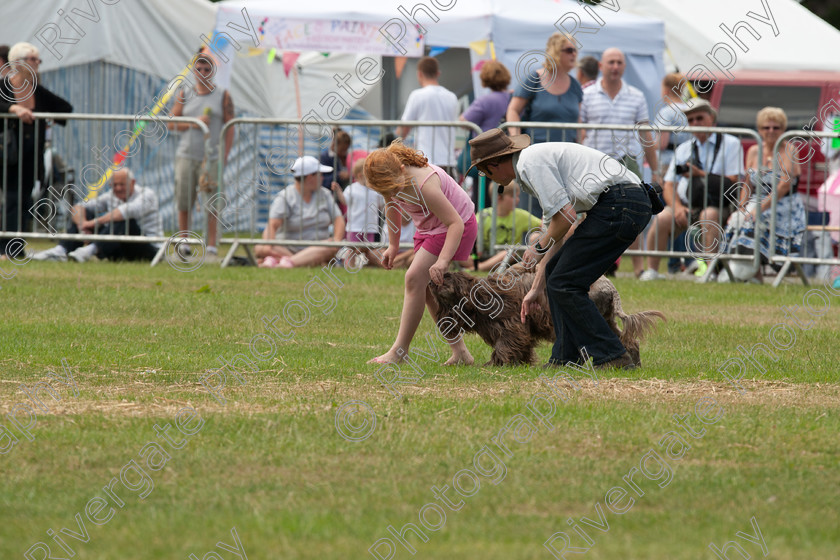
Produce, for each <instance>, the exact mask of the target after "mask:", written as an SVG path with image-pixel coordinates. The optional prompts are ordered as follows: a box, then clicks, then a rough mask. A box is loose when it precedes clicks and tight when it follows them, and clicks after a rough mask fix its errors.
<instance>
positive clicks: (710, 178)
mask: <svg viewBox="0 0 840 560" xmlns="http://www.w3.org/2000/svg"><path fill="white" fill-rule="evenodd" d="M683 113H685V116H686V119H687V120H688V125H689V127H713V126H715V125H716V124H717V112H716V111H715V109H714V107H712V106H711V104H710V103H709V102H708V101H706V100H705V99H693V100H691V101H690V102H688V105H687V106H686V107H685V108H684V109H683ZM692 134H693V135H694V138H692V139H691V140H689V141H687V142H683V143H682V144H680V145H679V146H677V148H676V150H674V159H673V160H671V164H670V165H669V166H668V171H667V172H666V173H665V177H664V180H665V186H664V189H663V192H662V196H663V198H664V199H665V204H666V206H665V210H664V211H662V213H660V214H659V215H657V216H656V222H655V223H654V225H653V226H652V227H651V228H650V231H649V232H648V236H647V246H648V248H654V247H655V248H656V250H658V251H664V250H665V248H666V247H667V245H668V238H669V236H670V235H671V232H672V230H673V232H674V233H675V234H676V233H680V232H683V231H685V230H686V229H688V227H689V225H691V224H693V223H696V222H698V221H699V222H702V223H708V222H715V223H717V224H721V223H724V222H725V221H726V219H727V218H728V217H729V213H730V211H731V209H730V207H729V203H728V202H727V201H726V199H725V198H724V196H723V195H724V194H725V193H726V191H727V189H729V188H730V187H731V186H732V185H733V184H735V183H736V182H737V181H739V180H740V178H741V176H743V174H744V151H743V149H742V147H741V141H740V140H738V139H737V138H736V137H734V136H732V135H730V134H720V133H717V132H712V133H709V132H693V133H692ZM718 231H723V228H720V227H718V228H715V227H707V226H703V227H702V232H703V234H702V235H703V238H702V247H703V248H704V249H712V248H714V247H717V244H718V243H720V242H721V240H720V239H717V237H718ZM660 260H661V259H660V257H647V264H648V267H647V270H645V271H644V272H642V274H641V275H640V276H639V280H642V281H648V280H662V279H665V278H667V277H666V276H665V275H663V274H660V273H659V262H660Z"/></svg>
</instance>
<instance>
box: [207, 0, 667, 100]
mask: <svg viewBox="0 0 840 560" xmlns="http://www.w3.org/2000/svg"><path fill="white" fill-rule="evenodd" d="M404 4H405V5H406V6H415V7H416V6H417V5H422V6H424V9H421V10H418V11H416V12H415V13H414V16H413V17H414V18H416V19H415V22H416V23H419V24H420V25H421V26H423V27H424V28H425V29H426V33H425V34H424V37H423V39H424V41H425V46H427V47H440V48H463V49H468V48H470V47H471V45H475V44H476V43H480V42H481V41H486V40H488V39H489V40H492V41H493V43H494V45H495V49H496V55H497V58H498V59H499V60H501V61H502V62H503V63H505V64H506V65H507V66H508V67H509V68H510V69H511V71H512V73H513V72H514V69H515V68H516V67H517V60H518V59H519V58H520V57H521V56H522V55H524V54H525V53H526V52H528V51H542V50H543V49H544V47H545V42H546V40H547V39H548V37H549V36H550V35H551V34H552V33H553V32H555V31H557V28H556V27H555V26H554V24H555V22H556V21H557V20H558V19H560V18H562V17H564V16H565V15H567V14H570V13H571V14H574V15H575V16H577V17H578V18H580V21H581V23H582V26H585V27H588V28H590V30H591V31H592V32H590V33H589V34H583V33H581V34H579V35H578V36H577V37H578V39H579V40H580V42H581V45H580V50H581V56H582V55H585V54H600V53H601V52H602V51H603V50H604V49H606V48H608V47H616V46H617V47H619V48H621V49H622V50H624V51H625V53H626V54H627V58H628V71H627V73H626V78H627V80H628V81H629V82H630V83H632V84H633V85H636V86H637V87H640V88H641V89H643V91H644V92H645V93H646V94H647V95H648V96H649V97H651V105H652V104H653V99H655V98H658V96H659V82H660V80H661V77H662V75H663V73H664V60H663V53H664V38H665V37H664V25H663V23H662V21H660V20H658V19H651V18H647V17H640V16H636V15H633V14H627V13H625V12H624V11H622V10H618V11H615V12H614V11H610V10H608V9H606V8H602V7H598V8H588V9H587V8H584V7H582V6H581V5H580V4H578V3H577V2H572V1H571V0H562V1H554V2H553V1H551V0H518V1H516V2H509V1H505V0H469V1H466V0H461V1H460V2H459V1H457V0H449V2H448V3H443V2H442V1H434V2H432V1H430V2H427V3H422V4H416V3H415V4H413V3H404ZM442 7H448V9H446V10H444V9H441V8H442ZM243 8H245V9H247V10H248V14H249V15H250V17H251V19H252V20H254V21H255V22H258V23H263V22H266V23H267V25H266V26H265V28H266V29H265V30H266V31H267V32H266V33H265V35H264V36H263V39H264V41H265V43H266V46H267V47H268V48H271V47H277V48H283V47H284V46H286V45H289V44H294V42H293V41H290V40H289V39H290V34H293V35H294V34H296V33H298V34H303V33H307V32H310V33H311V35H312V37H311V41H312V42H310V43H309V44H314V43H315V42H316V41H317V40H318V39H322V40H323V43H322V44H323V45H324V47H326V46H327V45H329V44H334V42H335V39H334V37H331V36H330V34H329V33H326V32H324V33H321V37H318V33H317V31H314V30H315V29H317V26H316V25H315V23H316V22H320V23H327V22H360V23H363V24H366V27H364V29H365V34H366V36H368V37H369V38H370V40H369V41H368V43H373V42H375V41H374V39H376V38H378V39H379V43H383V42H384V39H383V38H382V37H381V36H380V34H379V32H378V29H379V28H381V27H383V26H385V27H384V28H385V29H386V30H388V31H390V32H391V34H392V36H394V37H397V36H398V35H399V31H400V30H401V28H400V26H402V27H403V28H405V31H406V36H405V38H404V39H402V40H400V41H399V42H400V44H403V45H404V47H405V48H406V50H409V49H410V48H411V47H412V46H414V45H413V44H412V43H413V40H414V36H415V35H417V33H413V32H412V31H413V30H412V24H411V22H410V21H409V18H410V17H411V15H410V14H409V13H408V11H407V10H406V8H405V7H402V5H401V4H400V3H399V2H394V1H391V0H371V1H369V2H366V3H364V4H358V5H356V6H354V7H352V8H351V7H348V4H347V3H346V2H344V1H342V0H320V1H318V2H309V3H304V2H301V3H292V2H283V3H278V2H276V1H273V0H227V1H224V2H221V3H220V4H219V11H218V22H217V25H216V28H217V29H222V28H224V27H225V25H226V24H227V23H228V22H235V23H241V21H242V15H241V10H242V9H243ZM400 8H402V13H401V12H400V10H399V9H400ZM593 13H595V14H597V17H598V18H599V19H601V21H602V22H603V25H599V24H598V22H597V21H596V19H595V16H593V15H592V14H593ZM435 18H436V19H437V21H435ZM289 22H292V23H289ZM307 22H308V23H310V24H312V25H311V26H310V28H309V31H300V29H303V28H304V27H305V23H307ZM389 22H391V24H390V26H389V25H388V24H389ZM395 22H400V23H395ZM294 23H299V24H300V25H299V26H298V27H297V28H296V27H295V25H294ZM567 25H568V27H569V28H571V26H572V23H571V20H569V23H567ZM326 29H328V30H329V29H331V28H330V27H328V26H327V27H326ZM359 42H362V41H361V40H360V41H359ZM369 46H370V45H369ZM380 46H381V45H380ZM386 46H387V45H386ZM372 48H375V47H372ZM392 54H400V53H396V52H392ZM459 70H460V72H465V70H466V69H465V68H460V69H459ZM385 79H394V78H393V76H389V77H386V78H385ZM412 80H413V78H412V77H411V75H410V73H409V75H408V80H405V81H406V82H408V85H409V89H410V88H411V87H414V84H412V83H411V82H412ZM468 82H469V80H468ZM404 93H405V92H404ZM403 97H404V96H403Z"/></svg>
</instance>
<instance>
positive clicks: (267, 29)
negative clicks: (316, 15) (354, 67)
mask: <svg viewBox="0 0 840 560" xmlns="http://www.w3.org/2000/svg"><path fill="white" fill-rule="evenodd" d="M382 27H383V25H381V24H375V23H371V22H363V21H346V20H337V19H336V20H315V19H289V18H281V17H265V18H260V20H259V28H260V34H261V35H262V37H261V38H263V39H265V44H264V45H261V46H264V47H265V48H272V47H274V48H277V49H278V50H284V51H321V52H345V53H365V54H378V55H381V56H409V57H420V56H423V48H424V45H425V42H424V38H423V36H422V35H421V34H420V33H419V32H417V30H416V29H414V30H408V32H407V35H406V37H405V38H404V39H403V40H402V41H401V46H402V47H403V48H404V49H405V50H406V51H407V52H401V51H399V50H398V49H397V48H396V46H395V45H394V44H393V42H392V41H388V40H386V38H385V35H383V34H382V33H381V32H380V29H382Z"/></svg>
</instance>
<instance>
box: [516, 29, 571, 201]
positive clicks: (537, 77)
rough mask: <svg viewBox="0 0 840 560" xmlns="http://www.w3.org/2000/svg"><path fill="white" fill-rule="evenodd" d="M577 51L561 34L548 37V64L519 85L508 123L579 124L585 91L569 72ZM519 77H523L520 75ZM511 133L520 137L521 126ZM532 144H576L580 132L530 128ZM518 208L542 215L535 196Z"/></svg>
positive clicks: (531, 73)
mask: <svg viewBox="0 0 840 560" xmlns="http://www.w3.org/2000/svg"><path fill="white" fill-rule="evenodd" d="M577 52H578V51H577V48H576V47H575V46H574V44H572V42H571V41H569V39H568V38H567V37H566V36H565V35H563V34H562V33H560V32H557V33H554V34H553V35H552V36H551V37H549V38H548V42H547V43H546V45H545V61H544V62H543V65H542V67H541V68H538V69H537V70H535V71H533V72H530V73H529V74H528V76H527V77H525V78H524V81H522V82H520V83H518V84H517V85H516V89H515V90H514V92H513V97H512V98H511V100H510V103H509V104H508V108H507V115H506V120H507V121H511V122H512V121H532V122H551V123H577V122H578V117H579V115H580V102H581V101H582V100H583V89H582V88H581V87H580V82H578V81H577V80H576V79H575V78H573V77H572V75H571V74H569V72H571V71H572V69H574V68H575V66H576V65H577ZM517 78H520V76H517ZM507 131H508V134H511V135H515V134H519V128H518V127H510V128H508V129H507ZM526 132H527V133H528V134H529V135H530V136H531V144H539V143H541V142H575V141H576V138H577V130H575V129H563V130H556V129H555V130H550V129H545V128H531V129H528V130H527V131H526ZM519 207H520V208H524V209H526V210H528V211H530V212H531V213H532V214H534V215H540V214H542V208H540V204H539V202H538V201H537V199H536V198H535V197H532V196H531V195H529V194H523V195H522V198H521V199H520V202H519Z"/></svg>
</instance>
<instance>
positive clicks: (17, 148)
mask: <svg viewBox="0 0 840 560" xmlns="http://www.w3.org/2000/svg"><path fill="white" fill-rule="evenodd" d="M9 63H10V64H11V65H12V71H11V72H10V74H9V75H8V76H6V78H5V79H3V80H2V81H0V113H12V114H13V115H14V117H11V118H8V119H3V120H2V121H0V138H2V133H3V132H4V131H5V130H7V128H6V126H7V125H8V131H9V133H10V134H7V135H6V137H5V139H6V143H5V145H4V146H2V147H0V153H3V161H0V193H2V192H3V190H5V201H4V204H3V215H2V216H0V231H25V227H26V224H27V223H28V221H29V216H30V214H29V210H30V209H31V208H32V188H33V187H34V186H35V181H36V180H40V181H41V183H42V184H43V182H44V142H45V134H46V130H47V121H46V120H44V119H39V120H37V121H36V120H35V119H34V118H33V116H32V114H33V113H70V112H72V111H73V106H72V105H70V103H68V102H67V101H65V100H64V99H62V98H61V97H59V96H57V95H56V94H54V93H52V92H51V91H50V90H48V89H47V88H45V87H44V86H42V85H41V84H39V83H38V82H39V79H40V76H39V74H38V67H39V65H40V63H41V59H40V58H39V54H38V49H37V48H35V47H34V46H33V45H30V44H29V43H17V44H16V45H14V46H13V47H12V48H11V49H10V50H9ZM15 117H17V118H15ZM4 121H5V122H4ZM55 122H56V123H57V124H60V125H62V126H64V124H65V123H66V121H63V120H57V121H55ZM15 152H17V153H15ZM9 156H13V157H12V158H9ZM4 187H5V188H4ZM9 241H11V238H0V255H6V254H7V249H8V247H7V246H8V244H9Z"/></svg>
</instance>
